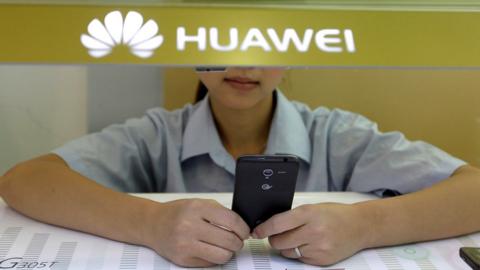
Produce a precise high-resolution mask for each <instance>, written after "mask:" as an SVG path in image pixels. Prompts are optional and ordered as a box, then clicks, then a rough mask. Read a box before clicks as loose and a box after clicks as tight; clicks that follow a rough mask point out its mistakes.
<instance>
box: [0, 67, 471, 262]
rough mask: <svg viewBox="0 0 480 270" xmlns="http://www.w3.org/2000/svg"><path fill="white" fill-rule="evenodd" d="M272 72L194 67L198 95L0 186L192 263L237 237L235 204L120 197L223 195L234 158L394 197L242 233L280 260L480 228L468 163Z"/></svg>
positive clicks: (307, 211)
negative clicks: (312, 95)
mask: <svg viewBox="0 0 480 270" xmlns="http://www.w3.org/2000/svg"><path fill="white" fill-rule="evenodd" d="M283 75H284V70H283V69H281V68H266V69H261V68H227V70H226V71H225V72H215V73H200V74H199V77H200V80H201V81H202V83H203V84H204V85H205V86H206V88H207V89H208V95H207V97H206V98H204V99H203V100H201V101H199V102H198V103H196V104H194V105H187V106H186V107H184V108H183V109H180V110H176V111H173V112H167V111H164V110H162V109H159V108H157V109H152V110H150V111H149V112H148V113H147V115H146V116H145V117H143V118H141V119H134V120H129V121H127V122H126V123H125V124H124V125H113V126H111V127H109V128H107V129H105V130H103V131H102V132H100V133H96V134H91V135H88V136H85V137H83V138H81V139H78V140H75V141H73V142H71V143H69V144H66V145H65V146H63V147H61V148H59V149H56V150H55V151H54V152H53V153H51V154H48V155H45V156H41V157H38V158H36V159H33V160H30V161H27V162H24V163H21V164H19V165H17V166H15V167H14V168H13V169H11V170H10V171H9V172H7V173H6V174H5V175H4V176H2V178H1V181H0V195H1V196H2V197H3V198H4V200H5V201H6V202H7V203H8V204H9V205H10V206H11V207H13V208H15V209H17V210H18V211H19V212H22V213H24V214H25V215H28V216H30V217H33V218H35V219H38V220H41V221H43V222H47V223H52V224H56V225H60V226H64V227H68V228H72V229H76V230H81V231H85V232H89V233H93V234H97V235H101V236H104V237H108V238H111V239H115V240H119V241H125V242H129V243H133V244H139V245H145V246H148V247H151V248H152V249H154V250H155V251H156V252H157V253H158V254H160V255H162V256H164V257H165V258H167V259H169V260H171V261H172V262H174V263H176V264H178V265H182V266H197V267H205V266H210V265H214V264H222V263H225V262H227V261H228V260H229V259H230V258H231V256H232V255H233V253H234V252H236V251H238V250H240V249H241V248H242V246H243V240H245V239H247V238H248V237H249V236H250V234H249V228H248V227H247V225H246V224H245V222H244V221H243V220H241V218H240V217H239V216H238V215H237V214H236V213H234V212H232V211H231V210H229V209H227V208H225V207H223V206H221V205H220V204H218V203H217V202H215V201H211V200H200V199H189V200H178V201H171V202H167V203H158V202H153V201H150V200H146V199H141V198H136V197H132V196H129V195H128V194H125V193H123V192H205V191H207V192H213V191H232V190H233V181H234V167H235V159H236V158H237V157H238V156H240V155H243V154H261V153H266V154H275V153H287V154H294V155H297V156H298V157H299V158H300V160H301V165H300V172H299V177H298V184H297V191H330V190H331V191H336V190H338V191H341V190H349V191H358V192H373V193H376V194H378V195H382V196H391V195H400V194H406V195H402V196H396V197H391V198H386V199H382V200H375V201H368V202H362V203H357V204H352V205H344V204H335V203H328V204H314V205H303V206H300V207H297V208H295V209H293V210H291V211H288V212H284V213H281V214H278V215H275V216H274V217H272V218H271V219H269V220H267V221H266V222H264V223H263V224H260V225H259V226H258V227H256V228H255V230H254V231H253V234H252V236H253V237H255V238H265V237H268V238H269V241H270V243H271V245H272V247H273V248H275V249H278V250H280V252H281V254H282V255H284V256H286V257H289V258H298V259H299V260H301V261H303V262H305V263H308V264H316V265H328V264H332V263H335V262H338V261H340V260H342V259H344V258H347V257H349V256H351V255H352V254H354V253H356V252H357V251H359V250H362V249H365V248H370V247H377V246H385V245H395V244H401V243H408V242H413V241H423V240H430V239H438V238H445V237H451V236H455V235H460V234H465V233H470V232H474V231H477V230H479V229H480V216H479V215H478V214H477V213H476V211H477V210H476V209H479V207H480V196H478V194H479V192H480V172H479V170H478V169H476V168H473V167H472V166H470V165H467V164H465V163H464V162H463V161H461V160H458V159H456V158H454V157H451V156H450V155H448V154H446V153H445V152H443V151H441V150H439V149H437V148H435V147H433V146H431V145H428V144H425V143H422V142H409V141H407V140H406V139H405V138H404V137H403V136H402V135H401V134H400V133H396V132H392V133H380V132H379V131H378V130H377V128H376V125H375V124H374V123H372V122H370V121H369V120H367V119H365V118H364V117H361V116H359V115H356V114H353V113H349V112H345V111H341V110H333V111H329V110H326V109H324V108H319V109H316V110H314V111H312V110H310V109H309V108H308V107H307V106H305V105H303V104H300V103H296V102H290V101H288V100H287V99H286V98H285V97H284V96H283V95H282V94H281V92H280V91H278V90H275V89H276V87H277V85H278V84H279V83H280V81H281V79H282V77H283ZM407 193H408V194H407ZM24 194H28V195H29V196H24ZM460 209H461V211H459V210H460Z"/></svg>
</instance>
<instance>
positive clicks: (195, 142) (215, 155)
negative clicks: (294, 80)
mask: <svg viewBox="0 0 480 270" xmlns="http://www.w3.org/2000/svg"><path fill="white" fill-rule="evenodd" d="M274 94H275V95H276V108H275V112H274V115H273V119H272V124H271V126H270V132H269V137H268V142H267V148H266V150H265V153H266V154H291V155H296V156H298V157H299V158H301V159H302V160H304V161H305V162H307V163H310V161H311V145H310V138H309V136H308V132H307V129H306V127H305V124H304V122H303V120H302V117H301V115H300V113H299V112H298V111H297V110H296V109H295V107H294V105H293V104H292V103H291V102H290V101H288V99H287V98H286V97H285V96H284V95H283V94H282V93H281V92H280V91H279V90H276V91H275V92H274ZM203 154H210V157H211V158H212V159H213V160H214V162H216V163H217V164H218V165H220V166H222V167H224V168H225V169H227V170H228V171H229V172H230V173H232V174H234V170H235V161H234V160H233V159H232V157H231V155H230V154H229V153H228V152H227V151H226V149H225V147H224V146H223V144H222V142H221V140H220V136H219V134H218V131H217V129H216V126H215V122H214V120H213V116H212V112H211V110H210V105H209V96H208V95H207V96H206V97H205V98H204V99H203V100H201V101H199V104H198V105H197V106H195V107H194V109H193V113H192V116H191V118H190V119H189V120H188V122H187V126H186V128H185V132H184V135H183V143H182V151H181V157H180V160H181V161H182V162H183V161H185V160H186V159H189V158H191V157H194V156H199V155H203Z"/></svg>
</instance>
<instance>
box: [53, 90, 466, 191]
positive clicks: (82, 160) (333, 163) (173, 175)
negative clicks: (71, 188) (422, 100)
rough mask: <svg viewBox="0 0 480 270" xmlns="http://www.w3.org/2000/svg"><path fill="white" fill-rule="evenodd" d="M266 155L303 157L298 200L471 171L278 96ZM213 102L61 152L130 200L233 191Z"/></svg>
mask: <svg viewBox="0 0 480 270" xmlns="http://www.w3.org/2000/svg"><path fill="white" fill-rule="evenodd" d="M274 95H276V107H275V111H274V116H273V119H272V124H271V127H270V132H269V137H268V143H267V147H266V150H265V153H266V154H276V153H282V154H292V155H296V156H298V157H299V158H300V171H299V176H298V180H297V191H357V192H374V193H376V194H378V195H384V194H387V193H386V192H388V194H403V193H408V192H412V191H416V190H419V189H422V188H424V187H427V186H430V185H432V184H434V183H436V182H438V181H440V180H443V179H445V178H447V177H449V176H450V175H451V174H452V173H453V172H454V170H455V169H457V168H458V167H459V166H461V165H464V164H465V162H463V161H461V160H459V159H457V158H454V157H452V156H450V155H449V154H447V153H445V152H444V151H442V150H440V149H438V148H436V147H434V146H432V145H430V144H427V143H424V142H420V141H417V142H410V141H408V140H406V139H405V137H404V136H403V135H402V134H401V133H399V132H386V133H382V132H379V131H378V129H377V125H376V124H375V123H374V122H371V121H370V120H368V119H366V118H365V117H363V116H361V115H358V114H355V113H351V112H347V111H343V110H339V109H335V110H328V109H326V108H322V107H320V108H317V109H315V110H311V109H310V108H309V107H308V106H306V105H304V104H302V103H298V102H293V101H289V100H287V99H286V98H285V96H284V95H283V94H282V93H281V92H280V91H278V90H277V91H275V92H274ZM208 100H209V99H208V96H207V97H206V98H205V99H204V100H202V101H200V102H198V103H196V104H195V105H186V106H185V107H184V108H182V109H178V110H175V111H171V112H169V111H166V110H164V109H162V108H154V109H151V110H148V111H147V113H146V115H145V116H144V117H142V118H139V119H130V120H127V121H126V122H125V123H124V124H121V125H118V124H116V125H112V126H109V127H107V128H105V129H104V130H102V131H101V132H98V133H93V134H89V135H87V136H84V137H81V138H79V139H76V140H74V141H72V142H69V143H67V144H65V145H64V146H62V147H60V148H57V149H55V150H54V151H53V153H55V154H57V155H59V156H60V157H62V158H63V159H64V160H65V161H66V162H67V163H68V165H69V166H70V167H71V168H72V169H74V170H75V171H77V172H79V173H80V174H82V175H84V176H86V177H88V178H90V179H93V180H95V181H96V182H98V183H100V184H103V185H104V186H107V187H110V188H113V189H115V190H119V191H124V192H232V191H233V187H234V180H235V176H234V174H235V160H234V159H233V158H232V156H231V155H230V154H229V153H228V152H227V151H226V149H225V148H224V146H223V145H222V142H221V140H220V137H219V135H218V132H217V129H216V126H215V123H214V119H213V116H212V113H211V110H210V106H209V102H208Z"/></svg>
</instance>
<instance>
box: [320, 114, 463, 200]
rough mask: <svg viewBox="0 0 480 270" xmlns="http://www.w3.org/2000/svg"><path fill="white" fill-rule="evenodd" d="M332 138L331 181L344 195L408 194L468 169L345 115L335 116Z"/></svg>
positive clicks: (398, 135)
mask: <svg viewBox="0 0 480 270" xmlns="http://www.w3.org/2000/svg"><path fill="white" fill-rule="evenodd" d="M328 136H329V142H330V143H329V149H330V150H329V151H330V153H329V154H330V155H329V164H330V170H331V177H332V179H333V183H334V185H335V187H336V189H339V190H347V191H356V192H373V193H376V194H377V195H381V196H388V195H398V194H405V193H409V192H413V191H417V190H420V189H423V188H425V187H428V186H431V185H433V184H434V183H436V182H439V181H441V180H443V179H446V178H448V177H449V176H450V175H451V174H452V173H453V172H454V171H455V170H456V169H457V168H458V167H460V166H462V165H465V164H466V163H465V162H464V161H462V160H460V159H458V158H455V157H453V156H451V155H449V154H448V153H446V152H444V151H442V150H440V149H439V148H437V147H435V146H433V145H431V144H428V143H425V142H422V141H409V140H407V139H406V138H405V136H404V135H403V134H402V133H400V132H386V133H382V132H380V131H379V130H378V128H377V124H376V123H374V122H372V121H370V120H368V119H367V118H365V117H363V116H361V115H358V114H354V113H350V112H346V111H342V110H334V111H332V116H331V119H330V132H329V135H328Z"/></svg>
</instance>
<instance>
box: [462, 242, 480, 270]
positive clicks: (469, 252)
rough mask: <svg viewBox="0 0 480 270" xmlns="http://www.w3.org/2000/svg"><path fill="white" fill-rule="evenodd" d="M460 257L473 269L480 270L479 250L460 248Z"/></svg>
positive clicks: (475, 248) (476, 248)
mask: <svg viewBox="0 0 480 270" xmlns="http://www.w3.org/2000/svg"><path fill="white" fill-rule="evenodd" d="M459 252H460V257H461V258H462V259H463V260H464V261H465V262H466V263H467V264H468V265H469V266H470V267H471V268H472V269H473V270H480V248H478V247H462V248H460V251H459Z"/></svg>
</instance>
